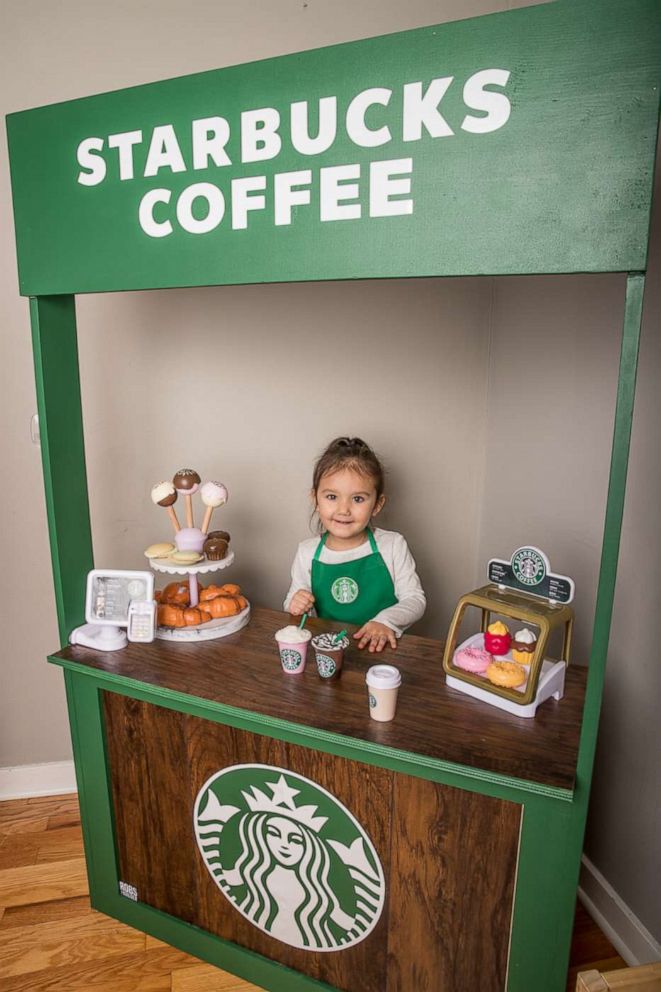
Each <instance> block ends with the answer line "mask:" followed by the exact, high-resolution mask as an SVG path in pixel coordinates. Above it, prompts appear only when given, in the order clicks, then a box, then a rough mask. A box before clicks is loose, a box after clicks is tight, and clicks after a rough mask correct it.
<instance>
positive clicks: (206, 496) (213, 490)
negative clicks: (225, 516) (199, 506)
mask: <svg viewBox="0 0 661 992" xmlns="http://www.w3.org/2000/svg"><path fill="white" fill-rule="evenodd" d="M200 497H201V498H202V502H203V503H204V505H205V506H206V512H205V514H204V523H203V524H202V533H203V534H206V532H207V531H208V530H209V524H210V523H211V514H212V513H213V511H214V509H215V508H216V507H217V506H223V505H224V504H225V503H226V502H227V499H228V492H227V489H226V488H225V486H224V485H223V484H222V482H205V483H204V485H203V486H202V487H201V489H200Z"/></svg>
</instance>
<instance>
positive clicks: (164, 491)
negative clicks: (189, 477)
mask: <svg viewBox="0 0 661 992" xmlns="http://www.w3.org/2000/svg"><path fill="white" fill-rule="evenodd" d="M151 498H152V501H153V502H154V503H155V504H156V506H164V507H165V509H166V510H167V511H168V516H169V517H170V520H171V521H172V526H173V527H174V531H175V534H176V533H178V532H179V531H180V530H181V526H180V524H179V521H178V520H177V514H176V513H175V510H174V506H173V503H176V502H177V490H176V489H175V488H174V486H173V485H172V483H171V482H157V483H156V485H155V486H153V487H152V491H151Z"/></svg>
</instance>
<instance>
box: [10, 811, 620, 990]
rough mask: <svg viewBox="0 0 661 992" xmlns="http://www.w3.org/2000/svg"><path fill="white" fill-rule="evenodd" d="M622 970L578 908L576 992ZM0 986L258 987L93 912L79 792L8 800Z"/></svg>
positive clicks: (570, 985)
mask: <svg viewBox="0 0 661 992" xmlns="http://www.w3.org/2000/svg"><path fill="white" fill-rule="evenodd" d="M623 967H625V963H624V961H623V960H622V958H620V957H619V956H618V955H617V952H616V951H615V949H614V947H613V946H612V945H611V944H610V942H609V941H608V940H607V939H606V937H605V936H604V935H603V934H602V933H601V931H600V930H599V929H598V927H597V926H596V925H595V924H594V923H593V922H592V920H591V919H590V917H589V916H588V914H587V913H586V912H585V910H584V909H583V908H582V906H580V905H579V906H578V907H577V912H576V919H575V921H574V939H573V943H572V954H571V967H570V972H569V976H568V982H567V990H568V992H573V990H574V989H575V987H576V975H577V973H578V972H579V971H587V970H589V969H591V968H594V969H598V970H600V971H607V970H612V969H615V968H623ZM0 988H1V989H2V992H19V990H20V992H28V990H29V992H258V990H257V987H256V986H254V985H251V984H250V983H248V982H244V981H242V980H241V979H239V978H236V977H235V976H233V975H229V974H228V973H227V972H224V971H220V970H219V969H218V968H214V967H211V966H210V965H206V964H203V963H202V962H200V961H198V960H197V958H193V957H191V956H190V955H188V954H184V953H183V952H181V951H177V950H175V949H174V948H172V947H169V946H168V945H167V944H163V943H161V942H160V941H158V940H155V939H154V938H153V937H148V936H146V935H145V934H143V933H139V932H138V931H136V930H133V929H131V927H127V926H125V925H124V924H122V923H118V922H117V921H116V920H112V919H110V918H109V917H107V916H104V915H103V914H101V913H97V912H96V911H95V910H93V909H91V907H90V904H89V899H88V898H87V877H86V874H85V862H84V859H83V846H82V836H81V829H80V816H79V812H78V801H77V798H76V796H53V797H48V798H43V799H17V800H12V801H10V802H4V803H0ZM412 992H413V990H412ZM465 992H473V990H468V989H467V990H465ZM475 992H477V990H475Z"/></svg>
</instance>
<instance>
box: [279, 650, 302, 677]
mask: <svg viewBox="0 0 661 992" xmlns="http://www.w3.org/2000/svg"><path fill="white" fill-rule="evenodd" d="M280 660H281V661H282V667H283V668H286V669H287V671H288V672H295V671H296V669H297V668H300V667H301V665H302V664H303V656H302V655H301V653H300V651H294V650H293V648H283V649H282V651H281V652H280Z"/></svg>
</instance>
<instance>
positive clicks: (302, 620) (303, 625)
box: [298, 613, 308, 630]
mask: <svg viewBox="0 0 661 992" xmlns="http://www.w3.org/2000/svg"><path fill="white" fill-rule="evenodd" d="M307 618H308V615H307V613H304V614H303V616H302V617H301V622H300V623H299V625H298V629H299V630H303V628H304V627H305V621H306V620H307Z"/></svg>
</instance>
